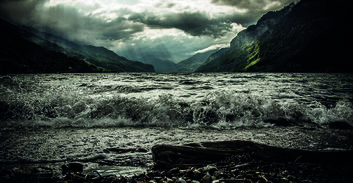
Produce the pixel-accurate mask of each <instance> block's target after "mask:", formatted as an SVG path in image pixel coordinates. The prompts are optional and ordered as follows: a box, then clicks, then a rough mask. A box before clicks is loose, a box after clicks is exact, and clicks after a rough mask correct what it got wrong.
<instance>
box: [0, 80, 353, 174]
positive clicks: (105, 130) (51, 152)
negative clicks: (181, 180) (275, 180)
mask: <svg viewBox="0 0 353 183" xmlns="http://www.w3.org/2000/svg"><path fill="white" fill-rule="evenodd" d="M352 93H353V75H352V74H305V73H287V74H280V73H207V74H201V73H193V74H155V73H120V74H39V75H11V76H2V77H0V96H1V97H0V122H1V123H0V127H1V128H0V140H1V142H2V143H1V144H0V149H1V150H0V164H1V165H2V167H3V168H5V169H13V170H14V171H15V170H19V169H20V170H21V171H29V172H31V169H32V168H33V167H38V166H39V167H43V166H44V167H47V168H48V167H49V168H50V169H53V170H55V171H56V172H57V175H60V173H61V169H60V166H61V165H63V164H64V163H66V162H81V163H84V164H85V168H84V170H85V172H86V173H89V172H93V171H98V172H100V173H101V174H102V175H104V174H115V175H126V176H131V175H134V174H138V173H142V172H143V171H145V170H146V169H147V168H148V167H150V166H152V165H153V161H152V154H151V151H150V150H151V147H152V146H153V145H156V144H161V143H167V144H174V145H176V144H185V143H191V142H201V141H221V140H251V141H255V142H260V143H264V144H269V145H274V146H279V147H289V148H298V149H309V150H352V149H353V136H352V135H351V131H350V130H346V129H331V128H329V126H330V124H333V123H335V122H340V123H341V124H342V123H344V124H346V125H348V126H352V125H353V106H352V102H353V95H352ZM344 128H345V127H344ZM114 148H118V149H123V152H119V151H118V152H116V151H112V150H111V149H114Z"/></svg>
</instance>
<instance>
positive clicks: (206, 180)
mask: <svg viewBox="0 0 353 183" xmlns="http://www.w3.org/2000/svg"><path fill="white" fill-rule="evenodd" d="M201 183H212V177H211V175H209V174H207V175H205V176H204V177H202V179H201Z"/></svg>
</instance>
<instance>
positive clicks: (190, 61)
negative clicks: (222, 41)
mask: <svg viewBox="0 0 353 183" xmlns="http://www.w3.org/2000/svg"><path fill="white" fill-rule="evenodd" d="M216 51H218V50H210V51H206V52H202V53H196V54H195V55H193V56H191V57H189V58H187V59H185V60H182V61H180V62H178V63H177V64H175V66H174V67H173V68H172V69H171V70H170V71H171V72H194V71H196V69H198V68H199V67H200V66H201V65H202V64H203V63H204V62H205V61H206V60H207V58H209V56H211V55H212V54H213V53H215V52H216Z"/></svg>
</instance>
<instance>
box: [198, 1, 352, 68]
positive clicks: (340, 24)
mask: <svg viewBox="0 0 353 183" xmlns="http://www.w3.org/2000/svg"><path fill="white" fill-rule="evenodd" d="M348 3H349V2H348V1H344V0H338V1H335V2H332V1H329V0H301V1H300V2H298V3H297V4H293V3H292V4H290V5H288V6H286V7H284V8H283V9H282V10H280V11H272V12H269V13H267V14H265V15H264V16H262V17H261V18H260V19H259V20H258V22H257V24H256V25H253V26H249V27H248V28H247V29H245V30H244V31H242V32H240V33H239V34H238V35H237V36H236V37H235V38H234V39H233V40H232V41H231V47H230V49H229V50H228V51H227V52H226V53H224V55H223V56H222V57H219V58H217V59H213V60H212V61H209V62H206V63H205V64H204V65H203V66H201V67H200V68H199V69H198V70H197V71H199V72H210V71H219V72H244V71H246V72H253V71H256V72H352V71H353V69H351V67H350V65H351V63H350V62H351V60H350V57H349V54H348V53H349V51H350V50H351V45H350V43H351V41H352V32H353V31H352V27H351V26H350V25H349V24H348V22H349V20H350V11H351V10H350V6H349V4H348Z"/></svg>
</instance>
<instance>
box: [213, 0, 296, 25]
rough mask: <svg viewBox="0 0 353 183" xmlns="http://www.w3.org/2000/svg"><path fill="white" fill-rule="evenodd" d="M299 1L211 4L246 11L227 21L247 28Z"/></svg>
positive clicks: (229, 0)
mask: <svg viewBox="0 0 353 183" xmlns="http://www.w3.org/2000/svg"><path fill="white" fill-rule="evenodd" d="M297 1H298V0H212V1H211V2H212V3H214V4H216V5H226V6H232V7H236V8H239V9H242V10H246V11H245V12H244V13H234V14H233V15H228V16H227V19H228V20H229V21H231V22H234V23H238V24H241V25H243V26H245V27H247V26H249V25H251V24H254V23H256V21H257V20H258V19H259V18H260V17H261V16H262V15H263V14H265V13H266V12H268V11H272V10H278V9H281V8H282V7H284V6H285V5H287V4H289V3H291V2H297Z"/></svg>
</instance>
